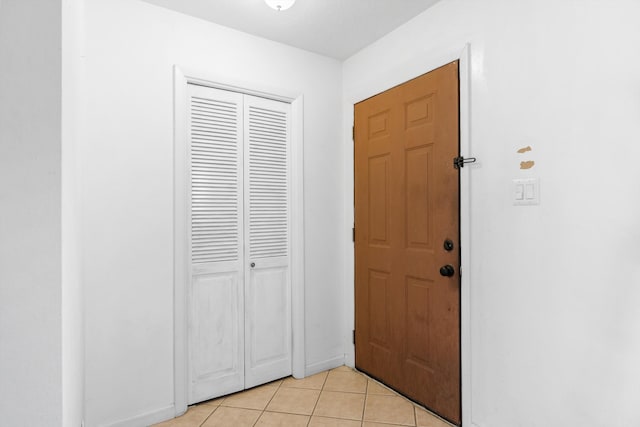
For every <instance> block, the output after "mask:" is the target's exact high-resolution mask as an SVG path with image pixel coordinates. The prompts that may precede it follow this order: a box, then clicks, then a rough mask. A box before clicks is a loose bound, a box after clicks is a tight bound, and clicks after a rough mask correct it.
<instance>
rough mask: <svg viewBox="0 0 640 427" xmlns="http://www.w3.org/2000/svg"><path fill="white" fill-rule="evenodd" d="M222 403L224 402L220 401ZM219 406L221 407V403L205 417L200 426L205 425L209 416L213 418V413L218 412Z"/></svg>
mask: <svg viewBox="0 0 640 427" xmlns="http://www.w3.org/2000/svg"><path fill="white" fill-rule="evenodd" d="M220 403H222V402H220ZM219 408H220V405H218V406H216V407H215V408H214V409H213V411H211V413H210V414H209V415H207V418H205V419H204V420H203V421H202V422H201V423H200V424H199V426H198V427H202V426H203V425H204V423H206V422H207V420H208V419H209V418H211V415H213V413H214V412H216V411H217V410H218V409H219ZM187 412H189V410H188V409H187ZM185 414H186V412H185ZM174 419H175V418H174Z"/></svg>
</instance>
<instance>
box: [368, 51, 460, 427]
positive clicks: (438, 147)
mask: <svg viewBox="0 0 640 427" xmlns="http://www.w3.org/2000/svg"><path fill="white" fill-rule="evenodd" d="M458 147H459V143H458V63H457V62H453V63H451V64H448V65H445V66H443V67H441V68H438V69H437V70H434V71H432V72H430V73H428V74H425V75H423V76H421V77H418V78H416V79H414V80H411V81H409V82H407V83H404V84H402V85H400V86H397V87H395V88H392V89H390V90H388V91H386V92H384V93H381V94H379V95H376V96H374V97H372V98H369V99H367V100H365V101H363V102H360V103H359V104H356V106H355V222H356V225H355V227H356V244H355V254H356V270H355V271H356V288H355V298H356V299H355V304H356V307H355V312H356V367H357V368H358V369H360V370H361V371H363V372H366V373H368V374H369V375H371V376H372V377H374V378H377V379H379V380H381V381H382V382H384V383H386V384H388V385H389V386H391V387H392V388H394V389H396V390H398V391H399V392H401V393H403V394H404V395H406V396H408V397H410V398H411V399H413V400H415V401H416V402H418V403H420V404H423V405H425V406H426V407H428V408H430V409H431V410H433V411H434V412H436V413H438V414H440V415H441V416H443V417H444V418H447V419H448V420H450V421H452V422H454V423H456V424H460V275H459V266H460V250H459V247H460V244H459V240H460V239H459V222H460V221H459V194H458V193H459V177H458V170H457V169H454V167H453V159H454V157H456V156H458V152H459V148H458ZM445 241H450V243H452V246H453V247H452V248H451V245H450V244H449V243H445ZM445 246H447V248H445ZM447 265H448V266H451V267H453V275H452V276H445V275H443V274H447V271H446V270H445V269H443V271H442V272H441V268H442V267H444V266H447Z"/></svg>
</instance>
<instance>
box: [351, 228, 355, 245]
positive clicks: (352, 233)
mask: <svg viewBox="0 0 640 427" xmlns="http://www.w3.org/2000/svg"><path fill="white" fill-rule="evenodd" d="M351 238H352V239H353V243H355V242H356V228H355V227H353V228H352V229H351Z"/></svg>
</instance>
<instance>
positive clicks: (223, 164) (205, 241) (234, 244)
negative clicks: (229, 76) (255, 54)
mask: <svg viewBox="0 0 640 427" xmlns="http://www.w3.org/2000/svg"><path fill="white" fill-rule="evenodd" d="M188 86H189V89H188V95H189V99H188V104H189V116H188V117H189V152H190V153H189V157H190V183H191V185H190V195H191V197H190V201H191V206H190V209H189V212H190V220H191V233H190V239H189V240H190V252H191V283H190V284H189V287H188V288H189V292H188V298H189V309H188V312H189V323H188V331H189V332H188V337H189V343H188V353H189V365H190V366H189V381H190V386H189V403H190V404H191V403H196V402H201V401H203V400H207V399H210V398H212V397H216V396H221V395H224V394H228V393H232V392H235V391H238V390H242V389H243V388H244V346H245V344H244V284H243V274H244V268H245V265H244V253H243V251H244V247H243V229H244V225H243V224H244V221H243V220H244V219H243V215H242V213H243V203H244V201H243V182H242V181H243V170H242V167H243V149H242V147H243V125H242V115H243V96H242V95H241V94H237V93H233V92H227V91H222V90H216V89H211V88H205V87H201V86H196V85H191V84H190V85H188Z"/></svg>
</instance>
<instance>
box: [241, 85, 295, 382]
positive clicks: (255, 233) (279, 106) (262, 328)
mask: <svg viewBox="0 0 640 427" xmlns="http://www.w3.org/2000/svg"><path fill="white" fill-rule="evenodd" d="M290 108H291V107H290V105H289V104H286V103H283V102H278V101H273V100H267V99H263V98H257V97H252V96H245V105H244V118H245V123H244V132H245V141H244V143H245V145H244V146H245V149H244V153H245V157H246V160H245V162H246V166H245V197H244V200H245V214H246V220H245V236H246V237H245V254H246V264H247V265H246V273H245V277H246V280H247V283H246V284H245V303H246V304H247V310H246V313H245V335H246V341H245V342H246V346H245V386H246V387H247V388H249V387H253V386H255V385H258V384H263V383H265V382H268V381H272V380H275V379H278V378H282V377H285V376H288V375H290V374H291V280H290V271H289V257H290V253H289V247H290V244H289V236H290V229H289V227H290V219H289V203H290V192H289V188H290V185H289V146H290V133H291V132H290V116H291V113H290Z"/></svg>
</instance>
